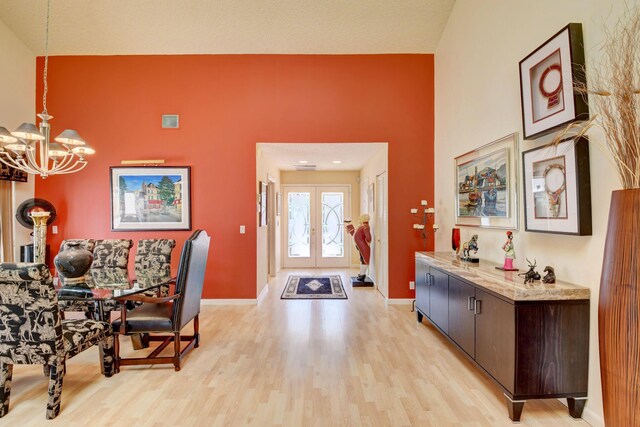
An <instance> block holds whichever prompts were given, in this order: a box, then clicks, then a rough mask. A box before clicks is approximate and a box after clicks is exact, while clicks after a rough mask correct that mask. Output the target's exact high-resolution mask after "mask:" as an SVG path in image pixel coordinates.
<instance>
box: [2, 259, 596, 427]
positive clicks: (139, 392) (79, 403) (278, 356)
mask: <svg viewBox="0 0 640 427" xmlns="http://www.w3.org/2000/svg"><path fill="white" fill-rule="evenodd" d="M313 272H314V273H317V274H319V273H320V272H323V273H330V272H331V271H329V270H322V271H319V270H316V271H313ZM289 273H292V271H283V273H281V274H279V275H278V277H277V278H276V279H274V280H273V281H272V282H271V284H270V289H269V292H268V294H267V296H266V298H265V299H264V300H263V301H262V302H261V303H260V304H259V305H258V306H249V305H246V306H204V307H203V308H202V313H201V328H202V341H201V342H202V344H201V346H200V348H198V349H195V350H194V351H193V352H191V354H190V355H189V356H188V357H187V359H186V361H185V363H184V366H183V368H182V371H180V372H174V370H173V368H172V367H170V366H167V367H163V366H155V367H152V368H151V367H123V368H122V371H121V372H120V373H119V374H117V375H115V376H114V377H112V378H104V377H103V376H101V375H100V373H99V367H98V353H97V349H95V348H94V349H90V350H87V351H85V352H84V353H82V354H80V355H78V356H76V357H75V358H73V359H71V360H70V361H69V362H68V365H67V375H66V376H65V379H64V387H63V393H62V411H61V413H60V415H59V416H58V417H57V418H56V419H55V420H53V421H50V422H47V421H45V406H46V399H47V380H46V379H45V378H44V376H43V375H42V369H41V368H40V367H36V366H16V367H15V368H14V382H13V387H12V396H11V406H10V411H9V414H8V415H7V416H5V417H4V418H2V419H0V425H6V426H26V425H47V426H49V425H51V426H55V425H64V426H73V425H89V424H90V425H92V426H100V425H114V426H115V425H117V426H119V425H123V426H132V425H136V426H161V425H172V426H173V425H175V426H178V425H179V426H190V425H197V426H227V425H228V426H236V425H247V424H251V425H258V426H269V425H287V426H334V425H344V426H360V425H366V426H403V425H416V426H454V425H455V426H510V425H513V424H512V423H511V421H510V420H509V418H508V416H507V409H506V407H505V404H504V397H503V395H502V393H501V392H500V391H499V389H498V387H497V386H495V385H494V384H493V383H492V382H490V381H489V380H488V379H486V378H485V377H484V376H483V375H482V374H480V372H479V371H478V369H476V368H475V367H473V366H472V364H471V363H470V362H468V361H467V360H466V359H465V358H464V357H463V356H461V355H460V353H459V351H457V350H456V349H455V348H454V347H453V346H452V345H451V344H450V343H449V342H448V341H446V340H445V339H444V338H443V337H442V336H441V335H440V334H439V333H438V332H437V331H436V330H435V329H434V328H433V327H432V326H429V325H427V324H426V323H423V324H418V323H417V322H416V319H415V313H411V312H410V309H411V308H410V306H406V305H403V306H393V305H390V306H387V305H385V303H384V300H383V298H382V297H381V296H380V295H379V294H378V292H377V291H375V290H373V289H370V288H355V289H352V288H351V286H350V285H349V283H350V282H349V280H348V276H347V275H346V274H344V272H343V273H342V276H343V282H344V283H345V285H346V286H345V288H346V291H347V294H348V296H349V299H348V300H317V301H308V300H293V301H292V300H286V301H285V300H281V299H280V294H281V293H282V289H283V287H284V283H285V281H286V278H287V275H288V274H289ZM333 273H335V272H333ZM338 273H339V272H338ZM425 322H426V321H425ZM122 348H123V353H126V354H130V353H132V350H131V346H130V343H129V340H128V339H122ZM519 425H521V426H545V427H547V426H556V425H557V426H564V425H567V426H585V425H587V424H586V423H584V422H583V421H576V420H573V419H571V418H570V417H569V415H568V413H567V410H566V408H565V407H564V406H563V405H562V404H561V403H560V402H559V401H557V400H555V399H552V400H545V401H530V402H527V404H526V405H525V409H524V413H523V415H522V422H521V423H520V424H519Z"/></svg>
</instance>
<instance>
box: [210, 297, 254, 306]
mask: <svg viewBox="0 0 640 427" xmlns="http://www.w3.org/2000/svg"><path fill="white" fill-rule="evenodd" d="M257 303H258V300H257V299H256V298H246V299H244V298H238V299H203V300H200V305H249V304H253V305H255V304H257Z"/></svg>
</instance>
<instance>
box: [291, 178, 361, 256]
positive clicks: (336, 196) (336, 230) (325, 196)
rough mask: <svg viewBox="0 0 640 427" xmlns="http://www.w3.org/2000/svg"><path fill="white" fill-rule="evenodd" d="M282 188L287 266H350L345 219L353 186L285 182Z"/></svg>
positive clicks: (348, 212) (347, 214)
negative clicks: (306, 184)
mask: <svg viewBox="0 0 640 427" xmlns="http://www.w3.org/2000/svg"><path fill="white" fill-rule="evenodd" d="M283 190H284V191H283V192H284V213H285V215H284V221H285V223H284V227H283V229H284V234H285V235H284V239H283V241H284V246H285V247H284V257H283V265H284V267H285V268H313V267H329V268H334V267H348V266H349V264H350V252H349V247H350V246H349V241H348V240H347V234H346V232H345V229H344V219H345V217H348V216H349V214H350V211H349V209H350V206H349V201H350V193H351V191H350V190H351V189H350V187H349V186H347V185H339V186H297V185H290V186H289V185H285V186H284V187H283Z"/></svg>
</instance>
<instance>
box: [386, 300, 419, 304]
mask: <svg viewBox="0 0 640 427" xmlns="http://www.w3.org/2000/svg"><path fill="white" fill-rule="evenodd" d="M414 300H415V298H389V299H387V304H406V305H411V304H413V301H414Z"/></svg>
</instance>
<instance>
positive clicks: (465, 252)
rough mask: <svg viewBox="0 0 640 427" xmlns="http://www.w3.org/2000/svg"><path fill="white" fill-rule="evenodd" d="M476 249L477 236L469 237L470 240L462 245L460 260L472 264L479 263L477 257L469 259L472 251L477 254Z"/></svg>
mask: <svg viewBox="0 0 640 427" xmlns="http://www.w3.org/2000/svg"><path fill="white" fill-rule="evenodd" d="M478 249H479V248H478V235H477V234H474V235H473V236H471V240H469V241H468V242H465V243H464V245H462V257H461V258H460V259H462V260H463V261H468V262H473V263H476V262H480V260H479V259H478V258H477V257H471V251H473V253H474V254H477V253H478Z"/></svg>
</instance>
